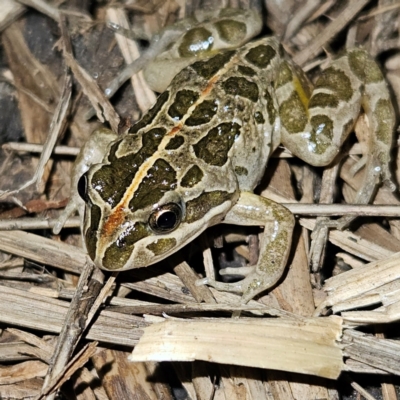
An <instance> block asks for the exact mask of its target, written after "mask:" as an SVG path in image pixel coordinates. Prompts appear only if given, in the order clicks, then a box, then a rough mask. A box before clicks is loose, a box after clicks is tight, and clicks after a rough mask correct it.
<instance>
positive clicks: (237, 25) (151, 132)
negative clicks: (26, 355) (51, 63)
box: [73, 9, 395, 303]
mask: <svg viewBox="0 0 400 400" xmlns="http://www.w3.org/2000/svg"><path fill="white" fill-rule="evenodd" d="M245 14H246V13H245ZM243 15H244V11H243V10H234V9H226V10H223V11H221V12H220V13H219V14H218V15H217V16H216V15H215V13H213V14H212V18H211V17H207V16H206V17H204V15H203V17H202V20H200V21H197V22H196V21H195V22H196V24H193V21H192V22H191V24H193V25H190V24H189V23H185V24H183V25H182V26H184V29H183V31H184V32H183V38H182V40H180V41H176V44H175V49H173V48H172V47H171V48H169V49H168V51H170V52H171V51H172V52H175V53H184V54H181V56H183V57H185V56H186V58H187V59H186V60H184V62H183V64H182V62H181V61H180V60H179V61H177V63H178V64H179V65H180V71H179V72H177V71H175V70H174V72H173V74H171V73H170V71H167V72H168V74H169V75H170V76H169V77H168V78H167V79H166V81H167V82H166V83H160V82H156V83H157V85H156V86H157V90H158V91H160V92H161V94H160V96H159V97H158V98H157V100H156V103H155V104H154V105H153V107H151V108H150V110H149V111H148V112H147V113H145V114H144V115H143V117H142V118H141V119H140V120H139V121H138V122H136V123H135V124H134V125H133V126H132V127H131V128H130V129H129V131H128V132H127V133H126V134H124V135H122V136H119V137H118V136H116V135H114V134H113V132H111V131H110V130H109V129H106V128H102V130H101V132H100V133H104V134H105V135H106V136H107V137H108V138H109V140H106V141H105V142H106V143H107V145H106V146H104V150H103V151H102V152H100V151H98V152H97V151H96V152H93V150H92V146H94V143H93V141H92V142H91V143H90V145H89V146H88V147H87V148H86V149H85V147H84V148H83V150H82V155H81V156H80V160H84V162H83V163H82V162H81V164H82V165H84V167H77V168H75V178H74V179H73V182H74V184H77V193H78V195H75V197H74V198H75V200H76V199H78V198H80V199H82V200H80V199H79V201H81V206H80V207H84V209H85V211H84V221H83V226H82V234H83V238H84V242H85V245H86V249H87V252H88V254H89V256H90V258H91V259H92V260H93V262H94V263H95V265H96V266H97V267H99V268H101V269H103V270H106V271H112V272H115V271H125V270H129V269H132V268H142V267H148V266H150V265H152V264H154V263H157V262H159V261H161V260H163V259H165V258H167V257H169V256H170V255H172V254H174V253H175V252H177V251H178V250H179V249H181V248H182V247H184V246H185V245H187V244H188V243H189V242H191V241H193V240H194V239H195V238H196V237H198V236H199V235H200V234H201V233H203V232H204V231H205V230H206V229H207V228H209V227H211V226H214V225H216V224H219V223H225V224H234V225H242V226H261V227H264V231H263V233H262V235H261V238H260V245H259V259H258V262H257V264H256V265H247V266H243V267H240V268H235V269H234V271H231V269H229V268H228V269H226V270H225V271H221V275H222V274H224V273H225V274H226V273H232V272H234V274H235V275H240V276H242V277H243V278H242V279H240V280H238V281H237V282H229V283H227V282H220V281H218V280H216V279H212V278H208V277H207V278H204V279H202V280H200V281H199V284H207V285H209V286H211V287H214V288H216V289H217V290H223V291H229V292H235V293H238V294H240V295H241V300H240V301H241V302H242V303H247V302H248V301H250V300H251V299H253V298H254V297H255V296H257V295H259V294H260V293H262V292H264V291H266V290H268V289H271V288H272V287H274V286H275V285H276V284H277V283H278V282H279V280H280V279H281V278H282V275H283V274H284V271H285V268H286V264H287V260H288V256H289V252H290V246H291V239H292V233H293V229H294V226H295V218H294V216H293V215H292V213H291V212H290V211H289V210H288V209H287V208H285V207H284V206H283V205H281V204H278V203H276V202H274V201H272V200H270V199H267V198H265V197H262V196H260V195H257V194H255V193H254V190H255V188H256V187H257V186H258V184H259V183H260V181H261V179H262V177H263V176H264V173H265V171H266V168H268V160H269V158H270V156H271V154H272V153H273V152H274V150H275V149H276V148H277V147H278V146H280V145H283V146H285V147H286V148H287V149H289V150H290V151H291V152H292V154H293V155H294V156H296V157H298V158H300V159H301V160H304V161H305V162H306V163H307V164H310V165H312V166H317V167H320V166H327V165H330V164H331V163H332V162H334V160H335V157H336V156H337V155H338V154H339V153H340V151H341V148H342V145H343V143H344V141H345V140H346V138H347V137H348V135H349V134H350V132H351V131H352V129H353V127H354V125H355V122H356V120H357V118H358V116H359V114H360V112H361V110H362V109H363V110H364V112H365V113H366V115H367V117H368V121H369V127H370V137H369V142H368V153H367V154H366V155H365V156H364V157H363V158H362V162H360V165H361V164H362V166H363V167H364V168H365V169H366V171H367V173H366V176H368V177H371V176H374V177H378V178H379V179H380V180H382V181H388V182H391V177H390V171H389V167H388V165H389V161H390V148H391V142H392V134H393V129H394V123H395V117H394V111H393V106H392V103H391V99H390V94H389V90H388V87H387V84H386V82H385V79H384V77H383V75H382V72H381V70H380V68H379V66H378V64H377V63H376V62H375V60H374V59H373V58H372V57H371V56H370V55H369V54H368V53H367V51H365V50H363V49H361V48H354V49H349V50H347V51H346V52H345V53H343V54H342V55H340V56H339V57H338V58H336V59H335V60H333V61H332V62H331V63H330V65H329V66H328V67H327V68H326V69H325V70H324V71H323V72H322V73H321V75H320V77H319V78H318V79H317V80H316V82H315V85H313V84H312V83H311V81H310V80H309V79H308V77H307V76H306V74H305V72H304V71H303V70H302V69H301V68H300V67H299V66H298V65H296V64H295V63H294V62H293V61H292V60H291V58H290V56H289V55H288V54H287V53H286V52H285V50H284V48H283V47H282V45H281V43H280V42H279V40H278V39H277V38H276V37H262V38H259V39H255V40H254V39H253V40H250V41H248V39H249V36H250V37H251V36H254V35H257V34H258V33H259V31H260V29H261V26H262V24H261V18H260V14H259V13H258V12H252V11H251V10H248V11H247V14H246V15H245V16H246V19H244V18H243ZM191 41H194V42H195V44H194V45H192V44H191V43H192V42H191ZM218 42H221V43H223V46H222V47H225V48H223V49H222V50H221V49H216V48H215V47H214V44H216V43H218ZM246 42H247V43H246ZM153 63H157V59H155V60H154V61H153ZM169 64H171V65H172V64H173V61H171V59H170V58H169V57H167V56H165V55H162V56H161V65H163V67H162V68H159V70H168V69H169V68H167V66H168V65H169ZM155 65H157V64H155ZM150 71H153V72H152V73H150V75H153V78H154V75H156V71H157V67H154V65H153V66H152V67H151V68H150ZM168 74H167V75H168ZM171 75H173V76H171ZM160 80H162V79H161V78H160ZM156 81H157V79H156ZM103 145H104V143H103ZM85 152H89V153H90V152H91V154H96V156H95V157H88V156H86V155H85ZM100 154H101V155H100ZM89 159H90V162H88V160H89ZM90 163H91V164H92V165H89V164H90ZM367 186H368V182H365V181H364V183H363V187H364V189H363V188H362V189H361V190H360V192H359V193H358V195H357V199H356V202H358V203H366V202H368V201H369V200H370V197H371V193H369V192H370V190H369V189H368V190H367V189H365V187H367ZM369 186H371V185H369Z"/></svg>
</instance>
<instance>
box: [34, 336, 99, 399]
mask: <svg viewBox="0 0 400 400" xmlns="http://www.w3.org/2000/svg"><path fill="white" fill-rule="evenodd" d="M97 344H98V343H97V342H91V343H89V344H87V345H85V346H84V347H83V349H82V350H80V351H79V353H78V354H76V356H75V357H74V358H73V359H72V360H71V361H70V362H69V363H68V364H67V365H66V366H65V367H64V368H63V369H62V370H60V371H59V373H58V374H57V375H54V376H53V379H52V380H50V381H49V383H48V384H47V385H46V382H45V384H44V386H43V389H42V393H41V395H40V396H39V397H38V398H37V400H40V399H42V398H43V396H45V395H48V394H53V393H54V392H55V391H56V390H58V389H59V388H60V387H61V386H62V385H63V384H64V383H65V382H66V381H67V380H68V379H70V378H71V377H72V375H73V374H74V373H75V372H76V371H77V370H78V369H79V368H81V367H83V366H84V365H85V364H86V363H87V362H88V360H89V358H90V357H91V356H92V355H93V354H94V353H95V352H96V347H97ZM46 398H47V399H49V397H46Z"/></svg>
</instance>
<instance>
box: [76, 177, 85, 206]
mask: <svg viewBox="0 0 400 400" xmlns="http://www.w3.org/2000/svg"><path fill="white" fill-rule="evenodd" d="M86 189H87V179H86V174H83V175H82V176H81V177H80V178H79V181H78V194H79V196H81V198H82V200H85V201H86V199H87V197H86Z"/></svg>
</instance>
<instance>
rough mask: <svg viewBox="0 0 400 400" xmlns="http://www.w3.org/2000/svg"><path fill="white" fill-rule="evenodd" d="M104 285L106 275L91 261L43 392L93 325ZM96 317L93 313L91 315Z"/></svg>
mask: <svg viewBox="0 0 400 400" xmlns="http://www.w3.org/2000/svg"><path fill="white" fill-rule="evenodd" d="M103 283H104V274H103V273H102V272H101V271H100V270H99V269H97V268H96V266H95V265H94V264H93V263H92V262H91V261H87V262H86V264H85V266H84V268H83V271H82V274H81V276H80V278H79V282H78V285H77V287H76V291H75V294H74V297H73V298H72V300H71V303H70V306H69V308H68V312H67V315H66V318H65V321H64V323H63V327H62V330H61V333H60V336H59V338H58V342H57V345H56V347H55V351H54V356H53V358H52V360H51V363H50V368H49V373H48V374H47V376H46V378H45V382H44V384H43V389H42V390H43V392H46V390H49V389H50V388H51V387H52V385H54V382H53V381H54V380H55V379H56V377H57V376H58V375H59V374H60V373H61V371H62V370H63V369H64V368H65V366H66V365H67V363H68V361H69V359H70V357H71V355H72V354H73V352H74V350H75V348H76V346H77V344H78V342H79V340H80V338H81V337H82V334H83V332H84V331H85V329H86V328H87V326H88V325H87V324H89V323H90V322H91V319H89V312H90V310H91V308H92V306H93V304H94V303H95V301H96V299H97V297H98V295H99V293H100V291H101V288H102V287H103ZM91 318H93V314H92V315H91Z"/></svg>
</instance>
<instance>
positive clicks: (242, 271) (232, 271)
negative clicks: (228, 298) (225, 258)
mask: <svg viewBox="0 0 400 400" xmlns="http://www.w3.org/2000/svg"><path fill="white" fill-rule="evenodd" d="M255 269H256V267H255V266H246V267H238V268H232V267H228V268H223V269H221V270H220V271H219V274H220V275H221V276H235V275H241V276H247V275H249V274H251V273H253V272H254V271H255Z"/></svg>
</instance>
